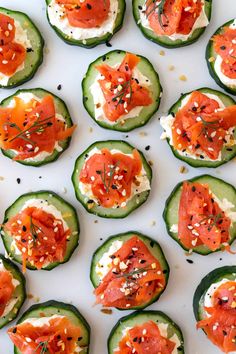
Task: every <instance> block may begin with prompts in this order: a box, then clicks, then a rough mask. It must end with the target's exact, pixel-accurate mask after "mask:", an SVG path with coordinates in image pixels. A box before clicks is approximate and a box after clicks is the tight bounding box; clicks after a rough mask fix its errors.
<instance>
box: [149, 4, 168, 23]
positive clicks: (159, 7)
mask: <svg viewBox="0 0 236 354" xmlns="http://www.w3.org/2000/svg"><path fill="white" fill-rule="evenodd" d="M151 4H154V6H153V7H152V9H150V11H149V12H147V13H146V16H147V18H148V17H149V16H150V15H151V14H152V13H153V12H154V11H156V10H158V11H157V14H158V21H159V23H160V25H161V27H162V29H163V28H164V24H163V21H162V15H164V16H165V18H167V17H166V14H165V11H164V7H165V4H166V0H161V1H160V2H159V3H158V4H157V1H152V2H151V3H150V4H149V5H148V6H147V8H146V11H147V10H148V9H149V7H150V6H151Z"/></svg>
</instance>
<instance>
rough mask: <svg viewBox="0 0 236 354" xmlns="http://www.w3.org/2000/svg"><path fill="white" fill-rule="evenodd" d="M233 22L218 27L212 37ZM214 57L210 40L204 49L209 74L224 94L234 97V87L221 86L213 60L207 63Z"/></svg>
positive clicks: (214, 53) (235, 93)
mask: <svg viewBox="0 0 236 354" xmlns="http://www.w3.org/2000/svg"><path fill="white" fill-rule="evenodd" d="M233 22H234V20H231V21H229V22H226V23H225V24H223V25H222V26H221V27H219V28H218V29H217V31H216V32H215V33H214V35H213V36H215V35H217V34H220V33H222V32H223V29H224V27H229V26H230V25H231V24H232V23H233ZM213 36H212V37H213ZM216 57H217V53H216V52H215V51H214V44H213V41H212V39H210V40H209V42H208V45H207V47H206V62H207V66H208V70H209V73H210V75H211V77H212V78H213V79H214V80H215V82H216V83H217V85H219V86H220V87H222V88H223V89H224V90H225V91H226V92H228V93H230V94H231V95H236V87H235V88H232V87H229V86H226V85H225V84H223V82H222V81H221V80H220V78H219V77H218V75H217V73H216V71H215V60H213V61H211V60H210V61H209V59H210V58H214V59H216Z"/></svg>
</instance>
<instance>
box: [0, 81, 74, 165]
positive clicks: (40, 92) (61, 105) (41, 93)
mask: <svg viewBox="0 0 236 354" xmlns="http://www.w3.org/2000/svg"><path fill="white" fill-rule="evenodd" d="M20 93H32V94H34V95H35V96H36V97H38V98H40V99H42V98H43V97H45V96H48V95H51V96H52V97H53V99H54V104H55V109H56V113H58V114H60V115H61V116H62V117H63V118H64V119H65V122H66V125H67V127H68V128H69V127H71V126H72V125H73V122H72V119H71V117H70V113H69V111H68V108H67V106H66V104H65V102H64V101H63V100H62V99H60V98H59V97H58V96H56V95H54V94H53V93H51V92H49V91H46V90H44V89H41V88H35V89H27V90H18V91H17V92H16V93H14V94H13V95H11V96H9V97H7V98H5V99H4V100H3V101H2V102H1V107H7V106H8V105H9V103H10V102H11V100H12V99H13V98H14V97H15V96H17V95H19V94H20ZM70 141H71V138H67V139H65V140H63V141H59V142H58V144H59V146H60V147H61V149H62V150H61V151H58V150H56V149H54V151H53V152H52V154H51V155H49V156H47V157H46V158H44V159H43V160H41V161H36V160H35V161H33V160H31V159H30V160H27V159H26V160H17V162H19V163H20V164H22V165H26V166H33V167H39V166H42V165H46V164H47V163H50V162H53V161H56V160H57V159H58V158H59V157H60V155H61V154H62V152H63V151H65V150H66V149H67V148H68V147H69V145H70ZM2 153H3V155H4V156H6V157H8V158H10V159H13V158H14V157H15V155H16V154H15V152H14V151H12V150H3V149H2Z"/></svg>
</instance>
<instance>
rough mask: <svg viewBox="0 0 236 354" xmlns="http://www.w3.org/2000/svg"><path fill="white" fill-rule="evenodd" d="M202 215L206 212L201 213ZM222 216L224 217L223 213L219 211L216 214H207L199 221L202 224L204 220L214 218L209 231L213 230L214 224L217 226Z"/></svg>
mask: <svg viewBox="0 0 236 354" xmlns="http://www.w3.org/2000/svg"><path fill="white" fill-rule="evenodd" d="M201 215H202V216H204V214H201ZM222 218H223V215H222V214H221V213H218V214H216V215H213V214H209V215H207V216H205V217H204V218H203V219H202V220H200V221H199V223H200V224H202V223H204V221H208V220H212V223H210V224H209V225H208V229H209V231H211V230H212V228H213V227H214V226H216V227H217V224H218V222H219V221H220V220H221V219H222Z"/></svg>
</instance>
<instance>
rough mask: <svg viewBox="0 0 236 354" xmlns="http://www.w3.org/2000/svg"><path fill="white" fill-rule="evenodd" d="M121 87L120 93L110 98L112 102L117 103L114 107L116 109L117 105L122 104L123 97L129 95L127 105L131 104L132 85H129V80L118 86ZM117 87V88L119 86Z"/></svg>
mask: <svg viewBox="0 0 236 354" xmlns="http://www.w3.org/2000/svg"><path fill="white" fill-rule="evenodd" d="M119 85H120V86H122V89H121V91H119V93H118V94H117V95H116V96H114V97H113V98H112V102H116V101H118V102H117V104H116V107H118V105H119V104H121V103H123V98H124V96H125V95H127V94H129V103H130V102H131V99H132V85H131V80H128V81H126V82H125V83H123V84H119ZM119 85H118V86H119Z"/></svg>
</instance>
